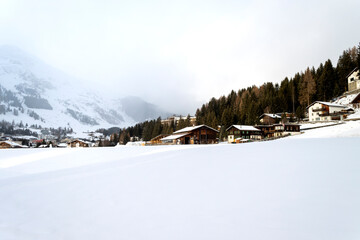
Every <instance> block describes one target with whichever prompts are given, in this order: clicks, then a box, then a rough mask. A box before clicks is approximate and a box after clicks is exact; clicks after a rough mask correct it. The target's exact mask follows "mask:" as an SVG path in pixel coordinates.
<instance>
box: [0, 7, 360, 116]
mask: <svg viewBox="0 0 360 240" xmlns="http://www.w3.org/2000/svg"><path fill="white" fill-rule="evenodd" d="M359 23H360V1H359V0H342V1H338V0H336V1H334V0H322V1H316V0H313V1H306V0H305V1H281V0H276V1H241V0H237V1H226V0H221V1H212V0H203V1H196V0H190V1H187V0H181V1H160V0H153V1H136V0H133V1H119V0H114V1H112V0H96V1H95V0H62V1H49V0H0V44H10V45H14V46H17V47H19V48H21V49H23V50H25V51H27V52H29V53H31V54H33V55H35V56H37V57H39V58H40V59H42V60H44V61H45V62H47V63H48V64H50V65H52V66H54V67H56V68H59V69H61V70H63V71H65V72H66V73H68V74H70V75H73V76H75V77H77V78H79V79H82V80H84V81H88V82H89V83H90V84H99V85H101V86H102V87H101V89H102V90H103V91H108V93H109V94H110V95H113V96H127V95H135V96H140V97H142V98H143V99H145V100H147V101H150V102H152V103H155V104H157V105H159V106H161V107H163V108H165V109H166V110H168V111H172V112H178V113H182V114H185V113H188V112H190V113H194V112H195V110H196V108H197V107H200V106H201V104H203V103H205V102H207V101H208V100H209V99H210V98H211V97H219V96H221V95H224V94H225V95H227V94H228V93H229V92H230V91H231V90H232V89H234V90H238V89H240V88H243V87H248V86H251V85H253V84H255V85H260V84H262V83H264V82H267V81H272V82H280V81H281V80H283V79H284V78H285V77H286V76H288V77H292V76H293V75H294V74H295V73H296V72H298V71H302V70H304V69H305V68H306V67H307V66H312V65H315V67H317V66H318V65H319V64H320V62H324V61H326V60H327V59H331V60H332V61H333V64H335V63H336V62H337V60H338V57H339V55H340V54H341V53H342V51H343V50H345V49H347V48H349V47H352V46H355V45H358V43H359V41H360V31H359Z"/></svg>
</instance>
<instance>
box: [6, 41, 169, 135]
mask: <svg viewBox="0 0 360 240" xmlns="http://www.w3.org/2000/svg"><path fill="white" fill-rule="evenodd" d="M167 115H168V113H166V111H163V110H161V109H160V108H159V107H157V106H155V105H154V104H151V103H148V102H146V101H144V100H142V99H141V98H139V97H126V96H124V97H122V98H119V99H111V98H110V97H108V96H102V95H100V94H98V93H97V92H96V91H94V90H92V89H90V88H89V87H88V86H87V85H86V83H83V82H80V81H79V80H78V79H75V78H73V77H71V76H68V75H67V74H66V73H64V72H61V71H59V70H57V69H56V68H54V67H52V66H49V65H47V64H46V63H44V62H43V61H41V60H39V59H37V58H36V57H34V56H32V55H30V54H28V53H26V52H24V51H22V50H20V49H18V48H16V47H12V46H0V120H6V121H15V122H20V121H22V122H23V124H28V125H32V124H34V125H35V124H37V125H41V126H43V127H55V128H56V127H71V128H73V129H74V130H78V131H86V130H94V129H98V128H108V127H113V126H117V127H126V126H130V125H133V124H135V123H136V122H140V121H145V120H147V119H153V118H157V117H158V116H162V117H166V116H167Z"/></svg>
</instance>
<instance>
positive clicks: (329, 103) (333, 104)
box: [306, 101, 346, 109]
mask: <svg viewBox="0 0 360 240" xmlns="http://www.w3.org/2000/svg"><path fill="white" fill-rule="evenodd" d="M315 103H320V104H323V105H326V106H329V107H342V108H346V106H344V105H341V104H337V103H331V102H322V101H315V102H313V103H312V104H310V105H309V106H307V107H306V109H308V108H309V107H311V106H312V105H314V104H315Z"/></svg>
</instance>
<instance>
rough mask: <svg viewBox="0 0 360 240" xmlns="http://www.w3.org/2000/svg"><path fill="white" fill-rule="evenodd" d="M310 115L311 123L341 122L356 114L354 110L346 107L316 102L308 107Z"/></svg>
mask: <svg viewBox="0 0 360 240" xmlns="http://www.w3.org/2000/svg"><path fill="white" fill-rule="evenodd" d="M306 109H307V110H308V113H309V121H310V122H316V121H339V120H344V119H346V118H347V116H348V115H349V114H351V113H354V110H353V109H352V108H349V107H347V106H345V105H341V104H337V103H330V102H322V101H315V102H313V103H312V104H310V105H309V106H307V107H306Z"/></svg>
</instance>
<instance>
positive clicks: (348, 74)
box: [346, 67, 358, 78]
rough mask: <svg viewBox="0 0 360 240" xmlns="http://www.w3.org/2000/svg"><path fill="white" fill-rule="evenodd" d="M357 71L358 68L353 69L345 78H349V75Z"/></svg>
mask: <svg viewBox="0 0 360 240" xmlns="http://www.w3.org/2000/svg"><path fill="white" fill-rule="evenodd" d="M357 70H358V68H357V67H356V68H354V70H352V71H351V72H350V73H349V74H348V75H347V76H346V78H348V77H350V75H351V74H353V72H356V71H357Z"/></svg>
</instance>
